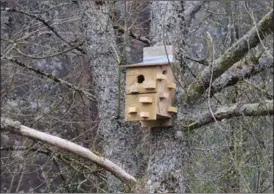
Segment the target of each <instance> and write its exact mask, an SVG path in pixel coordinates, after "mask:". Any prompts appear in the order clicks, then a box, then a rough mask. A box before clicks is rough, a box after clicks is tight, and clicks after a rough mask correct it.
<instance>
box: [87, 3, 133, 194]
mask: <svg viewBox="0 0 274 194" xmlns="http://www.w3.org/2000/svg"><path fill="white" fill-rule="evenodd" d="M83 4H86V3H83ZM92 5H93V2H92V3H91V6H92ZM91 6H90V5H88V7H89V9H86V7H87V6H85V5H83V9H85V12H84V15H83V18H82V22H83V30H84V32H85V33H86V36H87V43H88V45H90V46H88V50H87V52H88V55H89V56H90V66H91V69H92V76H93V78H94V83H95V88H96V91H97V101H98V111H99V118H98V119H99V120H100V124H99V130H100V133H102V135H103V136H104V145H103V146H104V155H105V156H106V157H107V158H109V159H110V160H112V161H113V162H115V163H116V164H118V165H119V166H121V167H122V168H124V169H125V170H127V171H128V172H129V173H131V174H132V175H133V176H135V173H136V170H137V169H138V168H137V162H138V161H137V158H136V157H135V154H134V153H133V151H132V150H134V148H135V147H136V144H135V132H136V129H137V127H138V125H134V124H132V123H124V121H123V118H121V117H120V116H121V115H123V111H121V110H123V106H122V105H123V103H122V102H123V101H122V99H119V98H121V97H122V94H123V91H120V92H119V91H118V79H122V78H121V77H120V78H119V73H118V64H117V58H116V57H117V56H116V55H115V50H116V52H117V48H116V45H115V38H114V34H113V28H112V25H111V23H110V24H109V26H108V27H106V25H107V23H108V22H107V21H108V19H109V18H108V16H107V15H106V14H103V13H102V11H104V10H107V9H108V6H107V5H103V6H101V8H100V9H101V10H96V8H95V7H91ZM109 22H110V21H109ZM119 93H120V94H121V96H119ZM117 99H119V101H120V104H121V106H119V105H118V104H119V102H118V101H117ZM121 189H122V190H121ZM123 189H124V187H123V185H122V183H121V182H120V180H118V179H117V178H115V177H113V176H111V175H109V176H108V192H119V191H120V192H121V191H123Z"/></svg>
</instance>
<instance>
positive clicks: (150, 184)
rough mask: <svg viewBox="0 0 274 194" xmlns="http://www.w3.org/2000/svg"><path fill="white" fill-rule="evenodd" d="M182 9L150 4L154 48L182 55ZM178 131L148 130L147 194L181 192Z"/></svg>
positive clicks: (181, 153) (170, 4)
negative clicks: (165, 47) (171, 48)
mask: <svg viewBox="0 0 274 194" xmlns="http://www.w3.org/2000/svg"><path fill="white" fill-rule="evenodd" d="M183 6H184V3H183V2H170V1H164V2H161V1H154V2H152V5H151V12H152V21H151V25H152V26H151V31H150V36H151V39H152V43H153V44H154V45H168V44H173V46H174V45H175V46H174V47H176V48H174V50H175V52H176V53H180V52H181V51H183V50H182V48H183V44H184V41H183V37H184V36H183V35H182V34H181V32H184V30H185V28H184V16H183V12H184V7H183ZM179 24H180V25H179ZM181 25H182V26H181ZM179 33H180V36H178V34H179ZM184 33H185V32H184ZM176 37H177V39H176ZM175 42H176V44H174V43H175ZM181 54H183V53H181ZM175 57H176V56H175ZM177 58H179V59H180V58H181V57H180V56H178V57H177ZM175 68H176V67H175ZM178 114H182V112H178ZM178 131H179V128H178V125H175V126H174V127H172V128H153V129H151V132H150V154H149V163H148V168H147V177H146V178H147V180H146V182H147V185H146V187H147V192H150V193H154V192H169V193H170V192H182V193H183V192H185V189H186V181H185V177H184V165H185V161H186V159H187V154H186V149H185V148H186V146H185V142H184V139H183V138H182V136H178V135H177V133H178Z"/></svg>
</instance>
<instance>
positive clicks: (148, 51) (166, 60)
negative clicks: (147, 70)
mask: <svg viewBox="0 0 274 194" xmlns="http://www.w3.org/2000/svg"><path fill="white" fill-rule="evenodd" d="M173 62H174V57H173V55H172V46H166V47H164V46H155V47H146V48H144V57H143V61H142V62H140V63H137V64H131V65H122V66H120V67H127V68H130V67H146V66H159V65H169V64H170V63H173Z"/></svg>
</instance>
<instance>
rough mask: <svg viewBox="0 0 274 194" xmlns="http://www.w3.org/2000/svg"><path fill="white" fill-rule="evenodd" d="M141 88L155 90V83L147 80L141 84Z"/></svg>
mask: <svg viewBox="0 0 274 194" xmlns="http://www.w3.org/2000/svg"><path fill="white" fill-rule="evenodd" d="M143 88H145V89H148V90H151V89H153V90H155V89H156V81H152V80H148V81H144V82H143Z"/></svg>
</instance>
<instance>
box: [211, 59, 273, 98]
mask: <svg viewBox="0 0 274 194" xmlns="http://www.w3.org/2000/svg"><path fill="white" fill-rule="evenodd" d="M242 63H243V64H242ZM248 63H252V62H238V63H236V64H234V65H233V66H232V67H231V68H230V69H229V70H228V71H227V72H226V73H224V74H223V75H222V76H220V77H219V78H218V79H216V80H215V82H213V84H212V88H211V93H210V96H211V97H212V96H213V95H214V94H216V93H217V92H220V91H221V90H223V89H224V88H226V87H229V86H234V85H236V84H237V83H238V82H239V81H241V80H243V79H247V78H250V77H252V76H254V75H257V74H259V73H260V72H263V71H264V70H266V69H268V68H273V59H270V58H267V57H266V58H265V57H264V58H261V60H260V61H259V62H258V63H257V64H254V65H251V64H248ZM267 97H269V96H267ZM270 98H273V96H271V97H270Z"/></svg>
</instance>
